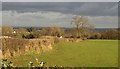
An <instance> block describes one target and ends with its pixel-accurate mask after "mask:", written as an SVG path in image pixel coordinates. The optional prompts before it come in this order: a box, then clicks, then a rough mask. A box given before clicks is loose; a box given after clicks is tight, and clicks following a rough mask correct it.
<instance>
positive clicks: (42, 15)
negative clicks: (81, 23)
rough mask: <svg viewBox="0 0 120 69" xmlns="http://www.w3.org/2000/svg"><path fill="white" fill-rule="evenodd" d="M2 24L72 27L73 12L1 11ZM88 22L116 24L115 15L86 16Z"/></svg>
mask: <svg viewBox="0 0 120 69" xmlns="http://www.w3.org/2000/svg"><path fill="white" fill-rule="evenodd" d="M2 16H3V21H2V23H3V25H10V26H27V27H29V26H32V27H48V26H59V27H74V26H73V25H71V24H70V22H71V19H72V18H73V17H74V16H75V15H73V14H65V13H61V12H50V11H46V12H43V11H39V12H24V13H19V12H17V11H3V13H2ZM88 18H89V22H90V23H91V24H94V25H95V27H100V28H101V27H103V28H107V27H108V28H115V27H117V26H118V18H117V16H88Z"/></svg>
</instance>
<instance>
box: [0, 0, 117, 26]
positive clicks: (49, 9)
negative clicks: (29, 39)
mask: <svg viewBox="0 0 120 69" xmlns="http://www.w3.org/2000/svg"><path fill="white" fill-rule="evenodd" d="M5 1H6V2H5ZM12 1H15V0H11V2H10V0H9V2H7V0H4V2H3V3H2V24H3V25H10V26H25V27H26V26H28V27H29V26H33V27H48V26H59V27H74V26H73V25H71V24H70V23H71V20H72V18H73V17H74V16H77V15H79V16H86V17H88V19H89V23H90V24H93V25H94V26H95V27H96V28H117V27H118V3H117V2H12ZM17 1H18V0H17ZM31 1H32V0H31ZM36 1H37V0H36ZM106 1H107V0H106ZM116 1H117V0H116Z"/></svg>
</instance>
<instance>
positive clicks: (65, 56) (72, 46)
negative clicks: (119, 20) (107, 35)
mask: <svg viewBox="0 0 120 69" xmlns="http://www.w3.org/2000/svg"><path fill="white" fill-rule="evenodd" d="M36 58H38V59H39V61H44V62H46V64H45V66H55V65H57V66H76V67H83V66H85V67H116V66H118V41H117V40H85V41H82V42H59V43H56V44H55V45H54V47H53V50H52V51H49V52H41V53H40V54H35V53H28V54H25V55H21V56H15V57H12V58H9V59H8V60H9V61H12V62H13V63H14V65H16V66H22V67H23V66H28V63H29V62H30V61H31V62H33V63H34V64H33V65H34V66H37V65H39V64H38V63H37V62H36V60H35V59H36Z"/></svg>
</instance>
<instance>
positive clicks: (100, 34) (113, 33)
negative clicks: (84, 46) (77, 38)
mask: <svg viewBox="0 0 120 69" xmlns="http://www.w3.org/2000/svg"><path fill="white" fill-rule="evenodd" d="M119 35H120V29H111V30H102V31H96V32H94V33H93V34H92V36H91V37H90V39H115V40H117V39H120V36H119Z"/></svg>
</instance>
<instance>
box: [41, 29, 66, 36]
mask: <svg viewBox="0 0 120 69" xmlns="http://www.w3.org/2000/svg"><path fill="white" fill-rule="evenodd" d="M41 32H42V35H49V36H61V35H63V34H64V30H62V29H60V28H59V27H47V28H43V29H42V30H41Z"/></svg>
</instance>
